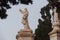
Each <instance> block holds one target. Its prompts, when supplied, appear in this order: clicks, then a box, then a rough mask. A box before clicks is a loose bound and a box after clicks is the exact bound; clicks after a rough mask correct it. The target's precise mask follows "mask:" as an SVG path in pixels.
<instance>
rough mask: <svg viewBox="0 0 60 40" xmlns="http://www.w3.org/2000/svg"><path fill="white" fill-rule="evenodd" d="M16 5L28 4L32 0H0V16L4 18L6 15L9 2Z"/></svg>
mask: <svg viewBox="0 0 60 40" xmlns="http://www.w3.org/2000/svg"><path fill="white" fill-rule="evenodd" d="M9 3H10V4H12V5H17V4H19V3H21V4H25V5H28V4H29V3H31V4H32V0H0V18H1V19H5V18H6V17H7V14H6V11H7V9H10V8H11V7H10V4H9Z"/></svg>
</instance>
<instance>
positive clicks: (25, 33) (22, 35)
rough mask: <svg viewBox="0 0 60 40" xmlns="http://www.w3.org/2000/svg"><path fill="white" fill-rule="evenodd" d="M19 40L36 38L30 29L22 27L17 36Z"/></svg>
mask: <svg viewBox="0 0 60 40" xmlns="http://www.w3.org/2000/svg"><path fill="white" fill-rule="evenodd" d="M16 39H17V40H34V37H33V32H32V30H30V29H21V30H20V31H19V32H18V34H17V36H16Z"/></svg>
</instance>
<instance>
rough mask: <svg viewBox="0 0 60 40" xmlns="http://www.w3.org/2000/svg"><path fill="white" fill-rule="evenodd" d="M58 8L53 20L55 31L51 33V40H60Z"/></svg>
mask: <svg viewBox="0 0 60 40" xmlns="http://www.w3.org/2000/svg"><path fill="white" fill-rule="evenodd" d="M56 9H57V8H56V7H55V8H54V19H53V25H52V27H53V30H52V31H51V32H50V33H49V35H50V40H60V22H59V17H58V13H57V12H56Z"/></svg>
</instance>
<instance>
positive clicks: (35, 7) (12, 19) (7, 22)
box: [0, 0, 47, 40]
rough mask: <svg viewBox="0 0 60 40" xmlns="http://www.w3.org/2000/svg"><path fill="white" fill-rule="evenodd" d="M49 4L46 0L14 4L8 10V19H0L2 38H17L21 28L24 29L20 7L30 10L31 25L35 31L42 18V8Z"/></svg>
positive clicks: (0, 34) (3, 39)
mask: <svg viewBox="0 0 60 40" xmlns="http://www.w3.org/2000/svg"><path fill="white" fill-rule="evenodd" d="M46 4H47V1H46V0H33V4H32V5H24V4H19V5H15V6H12V5H11V6H12V8H11V9H9V10H8V11H7V14H8V17H7V19H3V20H1V19H0V40H16V34H17V32H18V31H19V30H20V29H23V27H24V26H23V24H22V23H21V19H22V16H23V15H22V14H21V13H20V12H19V9H24V8H27V9H28V11H29V17H28V21H29V25H30V28H31V29H32V31H33V32H34V31H35V29H36V28H37V25H38V19H39V18H41V15H40V9H41V8H42V7H43V6H45V5H46Z"/></svg>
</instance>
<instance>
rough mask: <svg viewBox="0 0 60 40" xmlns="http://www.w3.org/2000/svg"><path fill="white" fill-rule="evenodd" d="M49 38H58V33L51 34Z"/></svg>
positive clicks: (59, 37)
mask: <svg viewBox="0 0 60 40" xmlns="http://www.w3.org/2000/svg"><path fill="white" fill-rule="evenodd" d="M50 40H60V34H59V33H55V34H51V35H50Z"/></svg>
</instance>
